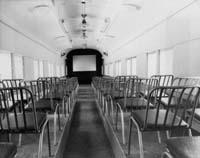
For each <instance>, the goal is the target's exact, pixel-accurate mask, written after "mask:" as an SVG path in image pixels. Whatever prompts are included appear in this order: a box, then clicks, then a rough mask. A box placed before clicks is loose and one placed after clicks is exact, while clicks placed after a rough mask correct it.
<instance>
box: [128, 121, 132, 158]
mask: <svg viewBox="0 0 200 158" xmlns="http://www.w3.org/2000/svg"><path fill="white" fill-rule="evenodd" d="M132 126H133V123H132V121H131V119H130V120H129V137H128V155H130V153H131V136H132Z"/></svg>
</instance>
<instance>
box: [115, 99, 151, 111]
mask: <svg viewBox="0 0 200 158" xmlns="http://www.w3.org/2000/svg"><path fill="white" fill-rule="evenodd" d="M116 102H118V103H119V104H120V105H121V106H122V108H126V109H145V108H146V106H147V100H146V99H144V98H127V99H126V105H124V98H120V99H116ZM150 107H154V106H153V105H152V104H150Z"/></svg>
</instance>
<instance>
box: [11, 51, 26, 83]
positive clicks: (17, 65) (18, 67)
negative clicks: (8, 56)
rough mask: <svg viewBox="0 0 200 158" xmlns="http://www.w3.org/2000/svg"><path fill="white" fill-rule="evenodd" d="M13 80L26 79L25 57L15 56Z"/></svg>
mask: <svg viewBox="0 0 200 158" xmlns="http://www.w3.org/2000/svg"><path fill="white" fill-rule="evenodd" d="M13 78H15V79H23V78H24V68H23V57H22V56H19V55H15V54H14V55H13Z"/></svg>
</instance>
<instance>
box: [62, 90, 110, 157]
mask: <svg viewBox="0 0 200 158" xmlns="http://www.w3.org/2000/svg"><path fill="white" fill-rule="evenodd" d="M66 141H67V144H66V148H65V151H64V156H63V158H114V154H113V151H112V149H111V146H110V143H109V140H108V138H107V136H106V133H105V129H104V127H103V123H102V120H101V118H100V115H99V113H98V109H97V105H96V102H95V97H94V92H93V90H92V89H91V87H89V86H82V87H81V86H80V88H79V90H78V98H77V102H76V104H75V109H74V118H72V124H71V130H70V133H69V140H66Z"/></svg>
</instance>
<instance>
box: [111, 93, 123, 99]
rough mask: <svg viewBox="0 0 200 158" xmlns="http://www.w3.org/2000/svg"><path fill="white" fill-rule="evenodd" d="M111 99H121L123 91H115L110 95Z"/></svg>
mask: <svg viewBox="0 0 200 158" xmlns="http://www.w3.org/2000/svg"><path fill="white" fill-rule="evenodd" d="M110 95H111V96H112V98H113V99H118V98H123V97H124V91H115V92H112V93H111V94H110Z"/></svg>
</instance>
